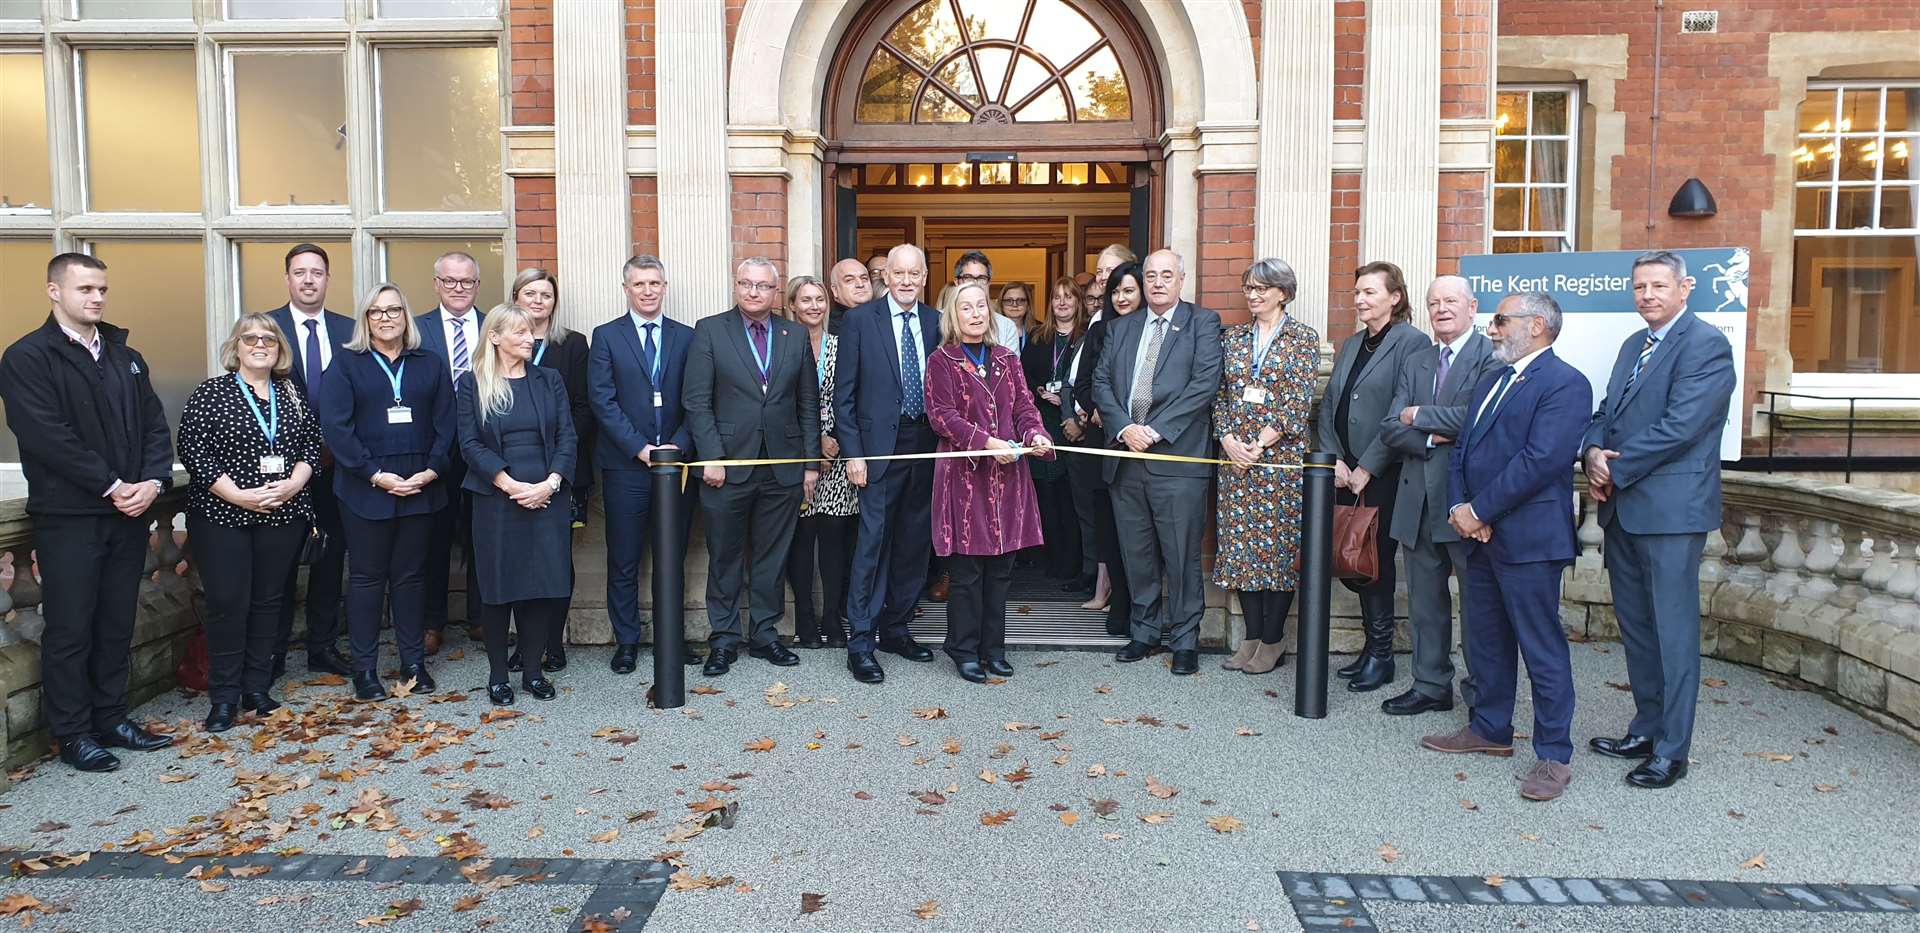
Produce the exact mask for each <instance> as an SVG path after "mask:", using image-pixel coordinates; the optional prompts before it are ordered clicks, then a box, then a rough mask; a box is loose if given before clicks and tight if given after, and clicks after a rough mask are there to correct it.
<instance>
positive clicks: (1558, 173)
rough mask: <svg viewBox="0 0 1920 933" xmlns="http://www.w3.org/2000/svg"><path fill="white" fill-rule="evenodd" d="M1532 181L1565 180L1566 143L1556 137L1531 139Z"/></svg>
mask: <svg viewBox="0 0 1920 933" xmlns="http://www.w3.org/2000/svg"><path fill="white" fill-rule="evenodd" d="M1528 180H1529V181H1534V182H1542V181H1545V182H1563V181H1566V180H1567V144H1566V143H1565V142H1564V141H1561V140H1557V139H1536V140H1534V141H1533V176H1532V177H1531V178H1530V179H1528Z"/></svg>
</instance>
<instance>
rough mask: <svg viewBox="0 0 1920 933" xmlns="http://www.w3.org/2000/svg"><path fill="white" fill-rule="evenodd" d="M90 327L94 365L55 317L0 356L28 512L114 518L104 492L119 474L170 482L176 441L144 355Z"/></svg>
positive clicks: (115, 333)
mask: <svg viewBox="0 0 1920 933" xmlns="http://www.w3.org/2000/svg"><path fill="white" fill-rule="evenodd" d="M96 327H97V328H98V330H99V332H100V362H99V363H97V364H96V363H95V362H94V360H93V354H91V353H89V352H87V348H86V347H83V346H81V345H80V344H78V343H76V342H74V341H73V340H72V339H71V338H69V337H68V336H67V334H66V332H65V331H63V330H61V329H60V325H59V323H58V322H56V321H55V320H54V319H53V315H52V314H51V313H49V314H48V315H47V320H46V323H44V324H42V325H40V328H39V329H38V330H35V331H33V332H32V333H29V334H27V335H26V336H24V337H21V338H20V339H19V340H16V341H14V343H13V346H10V347H8V348H7V352H6V355H5V356H4V357H0V398H3V399H5V401H6V404H7V427H9V428H12V429H13V434H14V437H16V438H18V439H19V441H20V468H21V472H23V473H25V474H26V478H27V513H28V514H30V515H105V514H118V513H117V511H116V510H115V509H114V507H113V502H112V501H111V500H109V499H107V498H106V494H107V490H108V489H110V488H112V486H113V483H114V481H115V480H120V481H123V482H130V483H131V482H140V481H142V480H158V481H159V482H160V488H162V489H165V488H167V487H168V486H170V485H172V483H173V437H172V434H171V433H170V432H169V431H168V429H167V414H166V411H165V410H164V409H163V408H162V407H161V405H160V397H159V396H158V395H156V394H155V393H154V391H153V380H152V379H151V378H150V377H151V373H149V372H148V370H147V361H146V358H145V357H143V356H141V355H140V353H139V352H138V351H136V350H134V349H133V348H132V347H129V346H127V332H126V331H125V330H123V329H121V328H118V327H115V326H113V325H111V324H107V323H105V322H102V323H100V324H98V325H96ZM116 395H117V396H119V397H118V399H116V398H115V397H114V396H116ZM116 412H117V413H118V414H119V417H120V421H121V423H120V424H117V425H116V424H114V423H113V420H112V419H113V418H114V417H115V414H116Z"/></svg>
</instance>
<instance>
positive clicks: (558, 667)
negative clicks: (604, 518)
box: [507, 269, 599, 673]
mask: <svg viewBox="0 0 1920 933" xmlns="http://www.w3.org/2000/svg"><path fill="white" fill-rule="evenodd" d="M507 303H508V304H512V305H518V306H519V307H520V309H521V310H523V311H525V312H527V317H528V319H530V320H531V321H533V360H532V362H533V365H535V366H545V367H547V368H548V369H551V370H553V371H554V372H557V373H559V374H560V379H561V381H563V382H564V383H565V384H566V387H567V404H568V410H569V411H571V412H572V413H573V432H574V436H575V437H577V438H579V442H578V444H577V446H576V447H575V449H574V468H573V473H574V482H573V486H572V489H573V494H572V496H570V497H569V498H570V500H571V501H570V502H569V504H568V515H569V517H570V518H571V519H572V521H573V527H575V528H584V527H586V524H587V503H588V500H589V499H590V498H591V494H592V492H593V444H594V440H595V438H596V437H597V436H598V432H597V431H596V430H595V429H596V428H597V427H598V426H599V423H598V422H597V421H595V420H594V417H593V406H592V401H591V400H590V399H588V398H587V349H588V348H587V337H586V335H585V334H582V333H580V332H579V331H576V330H568V329H567V328H566V327H564V326H562V325H561V323H560V322H559V321H558V320H555V318H554V312H556V311H557V310H559V307H560V280H559V279H557V278H554V276H553V273H551V272H548V271H547V270H545V269H523V270H521V272H520V274H519V275H517V276H514V278H513V288H512V290H511V291H510V292H509V295H508V298H507ZM568 602H569V605H570V604H571V602H572V600H571V598H569V600H568ZM566 667H567V612H566V609H565V608H563V609H562V610H561V612H560V621H559V623H558V624H556V625H554V626H553V628H552V630H551V631H549V632H548V633H547V645H546V658H545V659H544V660H542V661H540V669H541V670H543V671H546V672H548V673H556V672H558V671H562V670H565V669H566ZM520 668H521V659H520V649H519V648H517V647H516V648H515V649H514V651H513V653H512V654H510V655H508V656H507V670H509V671H513V672H516V673H517V672H519V670H520Z"/></svg>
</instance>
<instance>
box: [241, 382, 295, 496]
mask: <svg viewBox="0 0 1920 933" xmlns="http://www.w3.org/2000/svg"><path fill="white" fill-rule="evenodd" d="M233 381H234V382H235V383H236V384H238V385H239V386H240V394H241V396H243V397H244V398H246V400H247V407H248V408H249V409H252V411H253V421H254V423H255V424H258V425H259V426H260V435H261V436H262V437H264V438H266V440H267V453H265V454H263V455H262V456H261V457H260V475H261V476H278V475H280V474H281V473H285V472H287V458H286V457H284V456H281V455H280V454H277V453H274V452H273V449H274V446H273V445H274V441H275V440H276V439H277V438H279V436H280V405H279V401H280V388H279V387H278V386H276V385H275V384H274V382H273V380H272V379H268V380H267V411H266V413H265V414H262V413H261V412H260V402H259V400H258V399H255V398H254V397H253V389H252V388H250V387H248V386H247V382H246V380H245V379H242V378H240V374H239V373H234V374H233Z"/></svg>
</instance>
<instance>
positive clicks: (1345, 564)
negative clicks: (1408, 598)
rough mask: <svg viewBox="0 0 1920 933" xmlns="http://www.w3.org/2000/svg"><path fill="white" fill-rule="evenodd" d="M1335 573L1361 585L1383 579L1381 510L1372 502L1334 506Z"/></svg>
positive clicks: (1341, 578) (1338, 576)
mask: <svg viewBox="0 0 1920 933" xmlns="http://www.w3.org/2000/svg"><path fill="white" fill-rule="evenodd" d="M1333 575H1334V577H1335V578H1336V579H1340V580H1357V581H1359V582H1360V583H1361V584H1362V585H1365V584H1369V583H1372V582H1373V581H1375V580H1378V579H1380V510H1379V509H1378V508H1377V507H1375V506H1371V505H1336V506H1334V507H1333Z"/></svg>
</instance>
